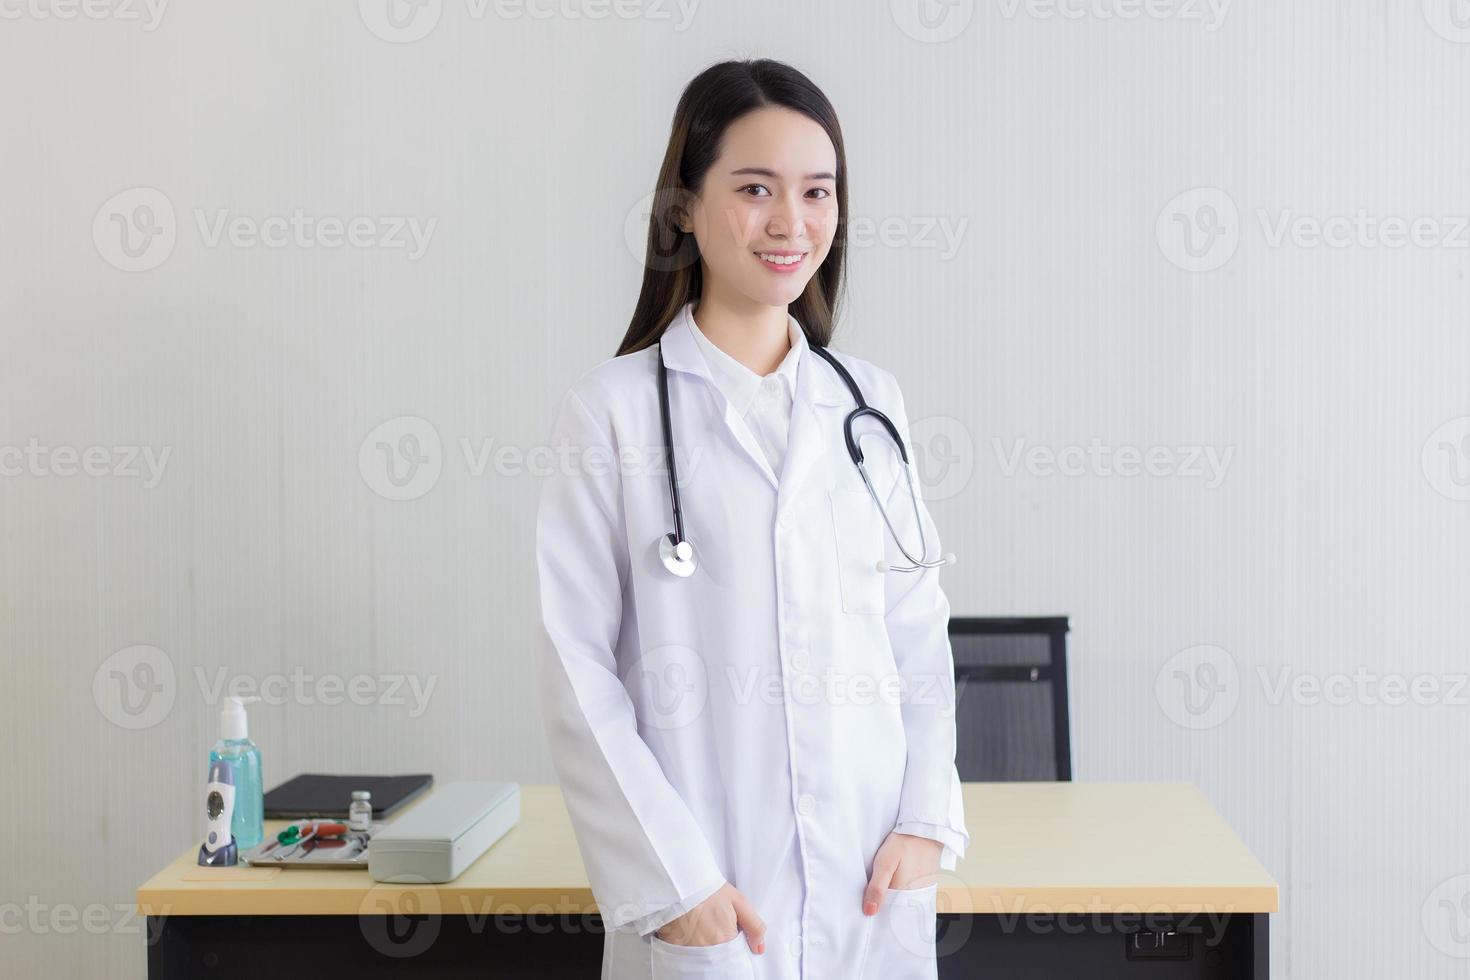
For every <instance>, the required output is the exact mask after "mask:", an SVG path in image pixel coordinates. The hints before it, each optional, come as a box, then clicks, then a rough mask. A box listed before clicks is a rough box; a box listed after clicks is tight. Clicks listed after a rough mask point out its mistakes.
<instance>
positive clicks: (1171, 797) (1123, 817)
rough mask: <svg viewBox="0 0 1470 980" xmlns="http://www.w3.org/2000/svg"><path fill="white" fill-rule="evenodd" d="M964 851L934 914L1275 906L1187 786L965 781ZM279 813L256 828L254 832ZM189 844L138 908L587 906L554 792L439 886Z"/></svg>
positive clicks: (546, 789) (1267, 886) (193, 911)
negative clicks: (212, 853) (229, 863)
mask: <svg viewBox="0 0 1470 980" xmlns="http://www.w3.org/2000/svg"><path fill="white" fill-rule="evenodd" d="M964 794H965V816H966V819H967V822H968V824H969V830H970V847H969V850H968V853H967V854H966V855H965V858H964V860H962V861H961V862H960V863H959V866H958V867H957V868H956V869H955V870H954V871H942V872H940V879H939V911H940V912H959V913H979V914H1005V915H1014V914H1028V913H1046V912H1071V913H1078V912H1081V913H1087V914H1091V913H1104V912H1120V913H1139V912H1144V913H1148V912H1156V913H1163V912H1204V913H1211V914H1228V913H1236V912H1240V913H1248V912H1275V911H1276V910H1277V886H1276V882H1275V881H1273V880H1272V879H1271V876H1270V875H1269V874H1267V873H1266V870H1265V869H1264V868H1263V867H1261V864H1260V862H1258V861H1257V860H1256V859H1255V857H1254V856H1253V855H1252V854H1251V852H1250V851H1249V850H1248V849H1247V848H1246V846H1245V845H1244V844H1242V843H1241V841H1240V840H1239V838H1237V837H1236V836H1235V834H1234V832H1233V831H1232V830H1231V829H1230V827H1229V825H1227V824H1226V823H1225V821H1224V819H1222V818H1221V816H1220V815H1219V814H1218V813H1217V812H1216V811H1215V809H1214V807H1212V806H1211V805H1210V803H1209V801H1208V800H1206V799H1205V797H1204V794H1203V793H1201V792H1200V791H1199V790H1198V789H1197V788H1195V787H1194V786H1193V785H1190V784H1189V783H966V784H964ZM286 823H287V821H282V820H272V821H267V822H266V835H267V838H269V837H270V836H272V835H274V834H275V833H276V832H277V831H278V830H280V829H281V828H282V827H284V826H285V825H286ZM198 849H199V845H198V843H197V842H196V843H193V844H191V845H190V846H189V848H188V849H187V850H185V851H184V852H183V853H182V854H180V855H179V857H178V858H176V859H175V860H174V861H173V862H172V863H171V864H169V865H168V866H167V867H165V868H163V870H161V871H159V872H158V873H157V874H156V875H154V876H153V877H152V878H150V879H149V880H148V881H147V882H146V883H145V884H144V885H143V886H142V887H140V888H139V889H138V894H137V901H138V910H139V912H140V913H141V914H147V915H358V914H364V915H373V914H383V913H391V912H396V911H402V910H405V909H407V910H416V911H419V912H428V913H434V912H438V913H442V914H445V915H451V914H453V915H487V914H515V913H537V914H542V915H557V914H579V913H583V912H593V911H596V903H595V902H594V901H593V897H592V890H591V888H590V887H589V886H588V884H587V874H586V871H585V870H584V868H583V866H582V860H581V856H580V855H579V853H578V850H577V842H576V838H575V836H574V835H573V833H572V825H571V820H570V818H569V817H568V815H567V811H566V806H565V804H564V803H563V801H562V795H561V791H560V789H558V788H557V787H555V786H522V787H521V819H520V822H519V824H517V825H516V826H515V827H514V828H513V829H512V830H511V831H510V832H509V833H507V834H506V835H505V836H504V837H502V838H501V839H500V840H499V841H498V842H497V843H496V844H495V846H493V847H491V848H490V850H488V851H486V852H485V854H484V855H483V856H481V857H480V859H479V860H478V861H476V862H475V863H474V864H473V865H471V866H470V867H469V868H468V869H467V870H466V871H465V872H464V874H462V875H460V876H459V877H458V878H456V879H455V880H454V881H452V882H448V883H446V884H442V885H413V884H382V883H377V882H374V881H373V880H372V878H371V877H369V875H368V872H367V870H366V869H363V870H356V869H330V868H317V869H308V868H265V867H262V868H256V867H250V866H248V865H243V864H242V865H240V866H238V867H234V868H201V867H199V866H198V864H196V862H195V859H196V856H197V854H198Z"/></svg>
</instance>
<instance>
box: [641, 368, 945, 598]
mask: <svg viewBox="0 0 1470 980" xmlns="http://www.w3.org/2000/svg"><path fill="white" fill-rule="evenodd" d="M810 346H811V349H812V350H813V351H814V352H815V353H816V354H817V355H819V356H820V357H821V358H822V359H823V360H824V361H826V362H827V363H828V364H830V365H832V368H833V370H835V371H836V372H837V374H838V375H839V376H840V377H841V378H842V381H843V383H844V384H845V385H846V386H847V390H848V391H849V392H851V394H852V398H853V401H855V402H857V408H855V409H853V410H852V411H851V412H849V413H847V417H846V418H844V419H843V420H842V438H843V441H844V442H846V443H847V455H848V458H850V459H851V460H852V463H853V465H854V466H856V467H857V470H858V474H859V475H860V476H861V477H862V478H863V485H864V486H865V487H867V488H868V496H870V497H871V498H873V504H874V506H876V507H877V508H878V513H879V515H881V516H882V518H883V524H884V526H885V527H887V528H888V533H889V535H891V536H892V538H893V543H894V544H895V545H897V546H898V550H899V551H900V552H901V553H902V554H903V556H904V558H906V559H907V560H908V561H909V564H908V565H888V564H886V563H884V562H879V563H878V570H879V571H884V570H891V571H895V572H917V571H922V570H924V569H928V568H938V567H939V566H941V565H947V564H949V563H950V562H952V561H953V560H954V558H953V556H951V555H941V556H940V557H939V558H937V559H931V558H929V541H928V539H927V538H926V537H925V535H924V524H923V521H922V519H921V517H920V515H919V495H918V493H917V488H916V487H915V486H914V472H913V467H911V466H910V465H909V454H908V450H907V449H906V448H905V447H904V444H903V439H902V438H901V437H900V436H899V434H898V428H897V427H896V426H895V425H894V424H893V421H892V420H891V419H889V417H888V416H887V415H885V414H883V413H882V412H880V411H879V410H878V409H876V408H873V407H872V406H870V405H869V404H868V402H867V399H865V398H864V397H863V391H862V389H861V388H860V387H858V383H857V381H856V380H855V379H854V378H853V376H852V375H851V374H849V373H848V370H847V368H846V367H844V366H843V365H842V364H841V363H840V362H839V361H838V360H837V358H836V357H834V356H833V355H832V353H831V352H830V351H828V350H827V349H826V348H825V347H820V346H818V345H816V344H811V345H810ZM658 409H659V419H660V422H661V427H662V429H663V436H664V463H665V465H666V467H667V469H668V474H669V507H670V509H671V510H672V512H673V515H674V531H673V533H672V534H666V535H664V538H663V539H661V540H660V542H659V551H660V556H661V558H662V560H663V562H664V565H665V566H666V567H667V568H668V569H669V571H671V572H673V573H674V574H675V575H679V576H681V577H687V576H689V575H690V574H692V573H693V571H694V555H693V549H692V548H691V547H690V546H689V545H688V542H687V539H686V538H685V537H684V507H683V502H682V501H681V499H680V497H679V478H678V473H677V472H676V470H675V468H674V434H673V423H672V421H671V413H670V411H669V372H668V367H667V366H666V365H665V364H664V351H663V344H659V349H658ZM864 417H866V418H871V419H873V420H875V421H876V422H878V423H879V424H880V425H881V426H882V427H883V429H884V430H885V431H886V432H887V433H888V436H889V438H891V439H892V440H893V444H894V445H895V446H896V447H898V455H899V458H900V459H901V460H902V461H903V472H904V477H905V478H906V479H907V480H908V489H909V503H910V504H911V505H912V507H913V511H914V526H915V527H917V528H918V529H919V543H920V546H921V548H920V555H919V557H918V558H915V557H914V556H913V555H912V554H910V553H909V550H908V548H906V547H904V544H903V540H902V539H901V538H900V537H899V534H898V529H897V528H895V527H894V526H893V521H892V519H891V518H889V516H888V508H887V507H885V506H883V501H882V500H880V499H879V497H878V491H877V490H875V489H874V488H873V481H872V480H870V479H869V478H868V468H867V466H866V465H865V463H864V458H863V450H862V446H861V445H860V444H859V440H858V438H857V437H855V436H854V435H853V431H852V426H853V423H854V422H856V421H857V420H858V419H860V418H864Z"/></svg>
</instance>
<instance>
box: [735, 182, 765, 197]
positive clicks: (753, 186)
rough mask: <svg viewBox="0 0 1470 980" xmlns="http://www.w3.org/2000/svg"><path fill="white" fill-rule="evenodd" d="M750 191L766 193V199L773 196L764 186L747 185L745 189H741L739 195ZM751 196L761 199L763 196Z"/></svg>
mask: <svg viewBox="0 0 1470 980" xmlns="http://www.w3.org/2000/svg"><path fill="white" fill-rule="evenodd" d="M750 190H756V191H765V196H766V197H770V196H771V192H770V191H769V190H766V186H765V185H764V184H746V185H745V186H744V187H742V188H740V191H739V193H741V194H744V193H745V192H746V191H750ZM750 196H751V197H760V196H761V195H759V194H752V195H750Z"/></svg>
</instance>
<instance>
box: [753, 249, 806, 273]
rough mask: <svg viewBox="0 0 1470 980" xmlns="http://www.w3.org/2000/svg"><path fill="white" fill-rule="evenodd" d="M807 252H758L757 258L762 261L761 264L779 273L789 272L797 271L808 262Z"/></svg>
mask: <svg viewBox="0 0 1470 980" xmlns="http://www.w3.org/2000/svg"><path fill="white" fill-rule="evenodd" d="M808 254H809V253H807V252H756V253H754V255H755V257H756V258H758V259H760V260H761V264H762V265H764V266H766V267H767V268H769V269H773V270H775V271H777V272H787V271H789V270H791V269H795V268H797V267H798V266H800V265H801V264H802V263H803V262H805V261H806V257H807V255H808Z"/></svg>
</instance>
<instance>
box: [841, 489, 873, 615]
mask: <svg viewBox="0 0 1470 980" xmlns="http://www.w3.org/2000/svg"><path fill="white" fill-rule="evenodd" d="M829 492H830V494H831V496H832V530H833V531H834V532H835V533H836V535H837V577H838V579H839V581H840V583H841V586H842V610H843V612H849V613H878V614H882V612H883V573H882V572H880V571H878V562H879V561H881V560H882V558H883V518H882V516H881V515H879V513H878V508H877V507H875V506H874V504H873V498H872V497H871V496H869V495H868V492H867V491H866V490H832V491H829Z"/></svg>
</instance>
